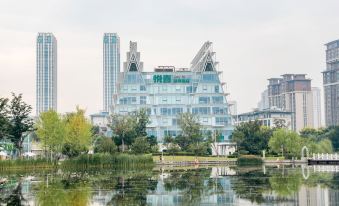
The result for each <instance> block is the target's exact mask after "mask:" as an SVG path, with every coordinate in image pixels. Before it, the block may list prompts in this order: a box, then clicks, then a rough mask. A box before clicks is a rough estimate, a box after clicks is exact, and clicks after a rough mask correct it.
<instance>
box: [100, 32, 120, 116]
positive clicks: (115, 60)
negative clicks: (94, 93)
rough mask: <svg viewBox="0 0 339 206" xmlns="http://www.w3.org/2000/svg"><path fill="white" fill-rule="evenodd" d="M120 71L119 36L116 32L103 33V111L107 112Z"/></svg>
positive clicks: (111, 102)
mask: <svg viewBox="0 0 339 206" xmlns="http://www.w3.org/2000/svg"><path fill="white" fill-rule="evenodd" d="M119 72H120V38H119V36H118V35H117V34H116V33H105V34H104V39H103V100H104V104H103V111H105V112H109V111H110V109H111V106H112V104H113V94H114V93H116V83H117V79H118V75H119Z"/></svg>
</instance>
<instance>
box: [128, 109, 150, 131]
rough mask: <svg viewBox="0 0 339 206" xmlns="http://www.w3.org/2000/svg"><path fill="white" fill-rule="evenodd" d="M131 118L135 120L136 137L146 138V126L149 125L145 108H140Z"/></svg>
mask: <svg viewBox="0 0 339 206" xmlns="http://www.w3.org/2000/svg"><path fill="white" fill-rule="evenodd" d="M132 116H133V118H134V119H135V122H136V124H135V128H134V129H135V131H136V135H137V136H138V137H144V136H147V133H146V126H147V125H148V124H149V123H151V121H150V119H149V115H148V114H147V111H146V109H145V108H142V109H140V110H138V111H136V112H134V113H132Z"/></svg>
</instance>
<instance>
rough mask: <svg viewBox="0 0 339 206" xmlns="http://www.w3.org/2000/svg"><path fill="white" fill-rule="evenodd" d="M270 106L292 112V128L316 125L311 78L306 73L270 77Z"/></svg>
mask: <svg viewBox="0 0 339 206" xmlns="http://www.w3.org/2000/svg"><path fill="white" fill-rule="evenodd" d="M268 81H269V84H268V101H269V108H272V107H276V108H279V109H282V111H286V112H292V125H291V126H292V130H294V131H300V130H301V129H303V128H305V127H314V125H313V124H314V122H313V96H312V90H311V88H312V86H311V79H308V78H306V74H284V75H282V78H271V79H268Z"/></svg>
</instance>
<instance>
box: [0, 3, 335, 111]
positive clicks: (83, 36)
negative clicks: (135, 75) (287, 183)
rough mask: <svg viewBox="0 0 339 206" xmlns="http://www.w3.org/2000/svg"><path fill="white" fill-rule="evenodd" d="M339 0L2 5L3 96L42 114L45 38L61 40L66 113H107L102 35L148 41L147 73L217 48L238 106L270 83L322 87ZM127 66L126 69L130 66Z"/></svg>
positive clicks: (246, 106) (144, 46)
mask: <svg viewBox="0 0 339 206" xmlns="http://www.w3.org/2000/svg"><path fill="white" fill-rule="evenodd" d="M338 8H339V1H338V0H322V1H319V0H298V1H296V0H275V1H272V0H170V1H168V0H166V1H164V0H120V1H115V0H30V1H24V0H21V1H20V0H1V1H0V97H9V96H10V94H11V92H15V93H22V94H23V98H24V100H25V101H26V102H27V103H29V104H31V105H32V106H33V111H34V112H33V113H35V80H36V79H35V75H36V54H35V52H36V45H35V44H36V36H37V33H38V32H52V33H53V34H54V35H55V36H56V38H57V41H58V112H60V113H64V112H69V111H73V110H74V109H75V107H76V105H79V106H80V107H82V108H85V109H86V111H87V114H91V113H96V112H98V111H99V110H101V109H102V104H103V103H102V102H103V98H102V93H103V92H102V90H103V89H102V76H103V74H102V66H103V63H102V56H103V54H102V51H103V49H102V38H103V33H105V32H116V33H118V35H119V36H120V44H121V62H124V61H125V60H126V52H127V49H128V46H129V41H137V42H138V50H139V51H140V52H141V60H142V61H143V62H144V69H145V70H146V71H152V70H153V68H154V67H156V66H158V65H173V66H176V67H189V66H190V65H189V64H190V62H191V60H192V59H193V57H194V56H195V54H196V53H197V52H198V50H199V49H200V47H201V46H202V44H203V43H204V42H205V41H212V42H213V49H214V51H215V52H216V58H217V61H219V62H220V63H219V70H221V71H223V75H222V79H223V81H224V82H226V83H227V92H228V93H230V96H229V98H228V99H229V100H235V101H237V104H238V113H242V112H248V111H250V110H252V109H253V108H255V107H257V102H258V101H259V100H260V94H261V92H262V91H263V90H264V89H265V88H266V87H267V83H268V82H267V79H268V78H271V77H279V76H280V75H282V74H284V73H305V74H308V77H309V78H311V79H312V86H315V87H322V74H321V72H322V71H323V70H325V46H324V44H325V43H327V42H330V41H333V40H336V39H339V26H338V25H339V12H338ZM121 69H122V64H121Z"/></svg>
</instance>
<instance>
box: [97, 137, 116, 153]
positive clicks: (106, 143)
mask: <svg viewBox="0 0 339 206" xmlns="http://www.w3.org/2000/svg"><path fill="white" fill-rule="evenodd" d="M117 150H118V147H117V146H116V145H115V143H114V142H113V141H112V139H111V138H107V137H99V138H98V139H97V141H96V143H95V146H94V152H95V153H110V154H114V153H115V152H116V151H117Z"/></svg>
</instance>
